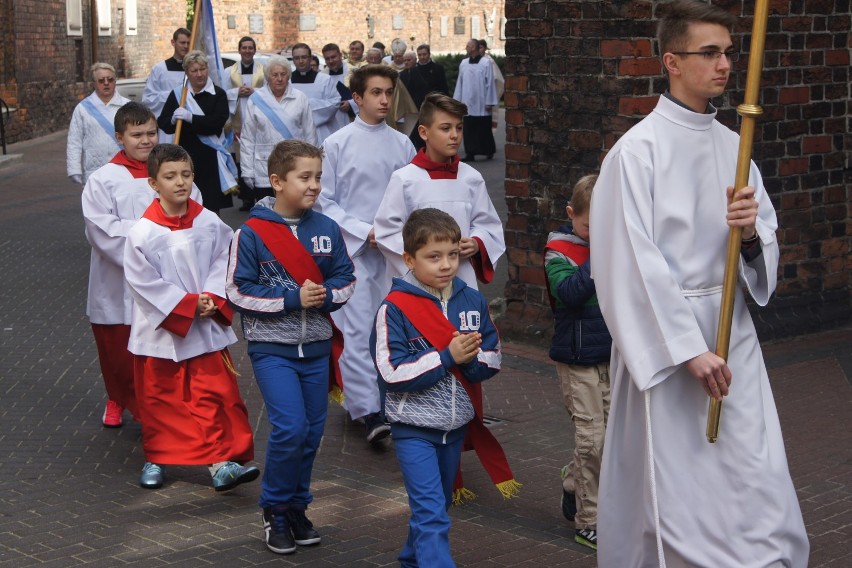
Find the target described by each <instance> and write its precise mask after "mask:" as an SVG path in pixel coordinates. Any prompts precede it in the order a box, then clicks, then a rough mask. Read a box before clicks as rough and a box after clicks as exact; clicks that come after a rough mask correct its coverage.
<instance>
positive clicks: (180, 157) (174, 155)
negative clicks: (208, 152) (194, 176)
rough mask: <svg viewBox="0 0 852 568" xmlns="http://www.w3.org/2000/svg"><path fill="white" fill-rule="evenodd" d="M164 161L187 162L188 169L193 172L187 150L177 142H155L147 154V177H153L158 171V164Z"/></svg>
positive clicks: (193, 167) (192, 165)
mask: <svg viewBox="0 0 852 568" xmlns="http://www.w3.org/2000/svg"><path fill="white" fill-rule="evenodd" d="M166 162H189V169H191V170H192V171H193V172H195V165H194V164H193V163H192V158H191V157H190V156H189V152H187V151H186V150H184V149H183V147H182V146H178V145H177V144H157V145H156V146H154V147H153V148H152V149H151V153H150V154H148V177H152V178H155V179H156V177H157V174H158V173H160V166H162V165H163V164H165V163H166Z"/></svg>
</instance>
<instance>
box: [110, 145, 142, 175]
mask: <svg viewBox="0 0 852 568" xmlns="http://www.w3.org/2000/svg"><path fill="white" fill-rule="evenodd" d="M109 162H110V163H111V164H118V165H119V166H124V167H125V168H127V171H128V172H130V175H132V176H133V177H134V178H135V179H141V178H147V177H148V162H141V161H139V160H134V159H133V158H131V157H130V156H128V155H127V154H126V153H125V151H124V150H122V151H120V152H119V153H118V154H116V155H115V156H113V157H112V160H110V161H109Z"/></svg>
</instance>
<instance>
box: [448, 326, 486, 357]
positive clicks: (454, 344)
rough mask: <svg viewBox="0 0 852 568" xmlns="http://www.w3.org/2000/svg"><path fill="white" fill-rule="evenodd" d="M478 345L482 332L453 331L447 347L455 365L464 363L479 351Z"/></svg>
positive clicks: (480, 341) (480, 342) (480, 343)
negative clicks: (463, 332)
mask: <svg viewBox="0 0 852 568" xmlns="http://www.w3.org/2000/svg"><path fill="white" fill-rule="evenodd" d="M480 345H482V334H481V333H479V332H478V331H475V332H473V333H465V334H462V333H459V332H458V331H455V332H453V339H452V340H451V341H450V344H449V345H448V346H447V348H448V349H449V350H450V355H452V357H453V361H455V362H456V364H457V365H466V364H467V363H470V362H471V361H473V360H474V358H475V357H476V355H477V354H478V353H479V346H480Z"/></svg>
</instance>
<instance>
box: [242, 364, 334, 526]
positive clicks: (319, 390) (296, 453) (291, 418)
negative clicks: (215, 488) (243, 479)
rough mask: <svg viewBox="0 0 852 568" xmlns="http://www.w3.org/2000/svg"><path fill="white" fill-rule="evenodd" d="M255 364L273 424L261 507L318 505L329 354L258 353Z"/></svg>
mask: <svg viewBox="0 0 852 568" xmlns="http://www.w3.org/2000/svg"><path fill="white" fill-rule="evenodd" d="M251 365H252V368H253V369H254V376H255V379H256V380H257V386H258V387H259V388H260V392H261V394H262V395H263V401H264V403H266V414H267V417H268V418H269V424H270V426H272V430H271V431H270V433H269V442H268V443H267V445H266V465H265V467H264V469H263V480H262V483H261V494H260V506H261V507H272V506H275V505H290V506H295V508H301V509H304V508H306V507H307V505H308V504H309V503H310V502H311V501H313V495H311V491H310V488H311V471H312V470H313V467H314V458H316V455H317V448H318V447H319V444H320V440H321V439H322V433H323V430H324V429H325V417H326V414H327V413H328V373H329V359H328V356H322V357H312V358H307V359H288V358H286V357H281V356H278V355H269V354H266V353H254V354H252V356H251Z"/></svg>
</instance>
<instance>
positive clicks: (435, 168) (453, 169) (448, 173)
mask: <svg viewBox="0 0 852 568" xmlns="http://www.w3.org/2000/svg"><path fill="white" fill-rule="evenodd" d="M459 161H460V159H459V156H458V154H456V155H455V156H453V159H452V160H451V161H450V162H433V161H432V160H431V159H429V156H427V155H426V148H420V151H419V152H417V154H415V156H414V158H413V159H412V160H411V163H412V164H414V165H415V166H417V167H418V168H423V169H424V170H426V172H427V173H428V174H429V177H430V178H431V179H457V178H458V175H459Z"/></svg>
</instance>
